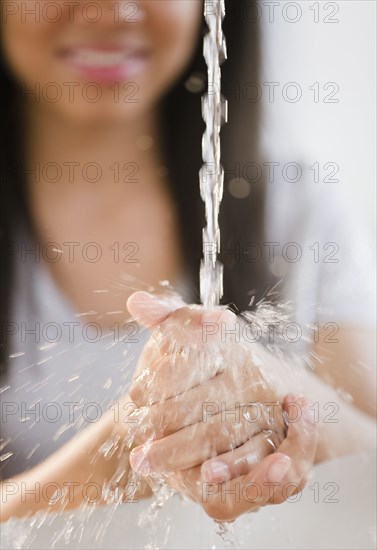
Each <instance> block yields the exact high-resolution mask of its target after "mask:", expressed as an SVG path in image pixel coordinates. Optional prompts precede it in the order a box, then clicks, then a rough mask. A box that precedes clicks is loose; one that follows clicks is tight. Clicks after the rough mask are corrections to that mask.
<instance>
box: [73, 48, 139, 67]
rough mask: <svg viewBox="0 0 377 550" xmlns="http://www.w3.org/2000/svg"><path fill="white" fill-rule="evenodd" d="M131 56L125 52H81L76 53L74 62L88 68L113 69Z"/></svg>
mask: <svg viewBox="0 0 377 550" xmlns="http://www.w3.org/2000/svg"><path fill="white" fill-rule="evenodd" d="M128 57H129V54H127V53H125V52H96V51H93V50H81V51H78V52H77V53H75V56H74V60H75V62H76V63H77V64H78V65H86V66H87V67H113V66H117V65H120V64H121V63H123V62H124V60H125V59H127V58H128Z"/></svg>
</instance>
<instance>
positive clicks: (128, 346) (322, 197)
mask: <svg viewBox="0 0 377 550" xmlns="http://www.w3.org/2000/svg"><path fill="white" fill-rule="evenodd" d="M331 185H332V186H333V187H331V186H330V184H327V185H326V184H325V185H324V184H322V185H320V184H315V185H314V184H311V185H303V184H302V183H301V184H299V183H297V184H289V183H287V182H282V183H281V184H277V183H274V184H270V185H269V189H268V193H267V202H266V208H267V217H266V219H267V220H268V224H267V227H266V243H270V244H269V245H267V244H266V245H265V246H264V249H263V253H267V252H268V249H270V250H271V247H272V244H271V243H279V244H276V245H274V249H273V250H274V254H273V258H272V259H273V261H272V262H271V270H272V271H273V273H274V274H275V275H277V276H278V277H281V278H282V284H281V285H280V286H279V289H280V290H281V300H282V301H292V303H293V305H294V308H293V319H294V320H295V322H296V323H298V324H299V325H300V326H301V327H304V326H305V327H307V326H308V325H310V324H311V323H313V322H318V323H320V324H321V323H325V322H334V323H337V324H348V325H350V324H351V325H359V326H360V325H361V326H370V325H374V324H375V305H374V304H375V294H374V292H375V291H374V284H373V281H374V276H373V260H372V258H371V250H372V248H371V245H370V244H369V243H368V241H367V238H366V236H365V235H364V234H363V231H362V224H361V223H360V221H359V220H358V219H357V216H356V214H355V213H353V212H352V210H351V209H350V208H348V207H347V206H346V204H345V202H344V201H343V199H342V200H341V192H342V190H341V188H340V187H339V184H331ZM13 318H14V323H15V325H14V326H13V329H14V331H15V334H14V335H13V336H12V337H11V339H10V359H9V367H8V370H7V373H6V374H5V376H4V377H3V381H2V439H3V444H4V445H3V448H2V451H1V455H2V458H3V460H2V461H1V462H0V465H1V477H3V478H7V477H9V476H11V475H14V474H17V473H19V472H20V471H23V470H25V469H27V468H30V467H32V466H33V465H35V464H36V463H38V462H40V461H41V460H43V459H44V458H46V457H47V456H48V455H49V454H50V453H51V452H53V451H54V450H56V449H57V448H58V447H59V446H60V445H62V444H63V443H64V442H65V441H67V439H69V438H70V437H72V435H73V434H74V433H75V432H76V431H77V430H78V429H80V428H82V427H83V426H85V424H87V423H88V422H90V421H96V420H97V421H98V420H99V418H100V416H101V414H103V412H104V411H105V410H107V408H108V407H109V406H110V405H111V404H112V403H113V402H114V401H115V402H116V401H117V400H119V399H120V397H121V396H122V395H124V394H125V393H126V391H127V388H128V386H129V383H130V380H131V377H132V374H133V372H134V369H135V366H136V363H137V359H138V357H139V355H140V352H141V350H142V348H143V345H144V344H145V342H146V340H147V338H148V335H149V333H148V331H146V330H143V329H139V330H138V332H137V334H136V335H134V339H135V338H136V340H137V341H136V342H122V341H120V342H114V335H113V334H111V335H107V336H106V335H102V338H101V339H100V340H99V341H97V342H93V341H90V339H93V338H95V336H96V334H95V333H93V332H91V331H90V330H89V331H87V330H86V329H84V327H83V325H82V324H81V325H80V326H76V325H73V324H72V323H77V322H80V317H78V316H77V314H75V312H74V311H73V309H72V307H71V306H70V304H68V303H67V301H66V300H65V298H64V297H63V296H62V294H61V292H60V291H59V289H58V288H57V287H56V286H55V284H54V282H53V280H52V278H51V276H50V274H49V272H48V269H47V266H44V265H43V264H41V263H35V261H32V260H31V259H30V258H28V261H27V262H26V263H22V262H20V261H18V262H17V269H16V277H15V281H14V293H13ZM321 326H322V325H321ZM31 328H35V329H36V335H37V336H36V335H35V334H34V335H33V334H30V333H29V334H27V333H26V332H25V329H28V330H30V329H31ZM73 331H74V332H73ZM36 340H37V341H36Z"/></svg>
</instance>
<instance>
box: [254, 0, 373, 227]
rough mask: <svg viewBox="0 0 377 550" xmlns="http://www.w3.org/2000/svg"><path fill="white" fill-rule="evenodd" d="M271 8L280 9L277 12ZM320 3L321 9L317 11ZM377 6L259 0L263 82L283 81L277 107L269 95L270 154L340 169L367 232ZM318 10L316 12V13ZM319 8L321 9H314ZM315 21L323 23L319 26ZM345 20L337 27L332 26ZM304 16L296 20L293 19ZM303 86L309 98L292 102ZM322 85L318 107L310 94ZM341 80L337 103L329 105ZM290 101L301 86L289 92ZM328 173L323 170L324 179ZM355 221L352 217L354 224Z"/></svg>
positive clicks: (266, 128)
mask: <svg viewBox="0 0 377 550" xmlns="http://www.w3.org/2000/svg"><path fill="white" fill-rule="evenodd" d="M272 4H276V6H275V7H274V8H273V6H272ZM315 4H317V5H316V6H315ZM376 6H377V4H376V2H375V0H357V1H354V0H338V1H336V2H327V1H323V0H321V1H319V2H317V3H316V2H314V1H312V0H301V1H298V2H289V1H280V2H267V1H264V0H261V1H260V8H261V12H260V13H261V22H262V35H263V37H262V45H263V47H262V51H263V52H264V53H263V56H264V59H263V73H262V81H263V82H279V83H280V85H279V86H278V87H277V88H276V89H275V97H274V100H273V102H272V103H270V101H269V98H268V88H267V87H265V92H266V93H264V94H263V99H262V101H263V106H264V111H265V113H264V122H263V128H262V144H263V151H264V154H265V155H266V156H267V157H268V158H269V159H271V160H272V159H273V160H274V161H280V160H281V161H282V162H283V163H284V162H290V161H296V162H298V163H299V164H300V165H302V166H303V167H306V169H307V176H308V177H311V178H313V172H312V171H310V170H309V169H308V167H309V166H311V165H313V163H314V162H318V163H319V165H320V166H323V165H324V164H325V163H326V162H335V163H337V164H338V165H339V173H338V174H337V176H335V177H337V178H338V179H339V183H337V184H329V183H327V184H323V183H322V185H339V186H341V192H342V194H346V193H348V194H349V195H350V200H351V201H352V204H353V205H354V206H355V208H356V209H358V210H359V211H361V214H362V217H363V218H364V220H365V224H366V226H367V229H368V231H369V232H370V233H371V235H373V236H374V234H375V223H376V209H375V203H376V184H375V182H376V161H375V151H376ZM313 7H314V9H313ZM310 8H312V9H310ZM314 10H316V11H314ZM315 18H317V19H318V22H315ZM325 18H327V19H328V20H333V21H334V20H338V22H332V23H330V22H327V23H326V22H325ZM295 19H297V21H296V22H291V21H293V20H295ZM289 82H294V83H296V84H297V85H298V86H299V88H300V89H301V91H302V97H301V99H300V100H299V101H297V102H296V103H290V102H289V101H287V100H286V99H285V98H284V96H283V86H284V85H285V84H287V83H289ZM315 82H318V83H319V91H320V96H319V102H318V103H316V102H315V101H314V92H313V91H312V90H310V89H309V87H310V86H312V85H313V84H314V83H315ZM328 82H335V83H336V84H337V85H338V86H339V91H338V93H337V94H335V96H334V99H339V102H338V103H325V102H324V101H323V99H324V97H325V96H326V95H328V94H329V93H330V92H331V91H332V88H331V87H330V88H329V89H328V90H327V91H325V90H323V85H325V84H326V83H328ZM287 93H290V94H291V96H290V97H291V98H293V97H294V96H295V88H291V89H289V90H286V94H285V95H287ZM326 174H329V172H323V175H326ZM350 223H352V220H350Z"/></svg>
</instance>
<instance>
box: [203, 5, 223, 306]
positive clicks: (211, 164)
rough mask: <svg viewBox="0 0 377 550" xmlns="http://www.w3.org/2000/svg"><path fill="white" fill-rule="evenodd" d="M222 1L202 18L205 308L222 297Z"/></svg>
mask: <svg viewBox="0 0 377 550" xmlns="http://www.w3.org/2000/svg"><path fill="white" fill-rule="evenodd" d="M224 16H225V4H224V0H217V2H213V1H209V0H205V2H204V17H205V20H206V22H207V25H208V28H209V32H208V33H207V34H206V35H205V37H204V58H205V60H206V62H207V67H208V90H207V93H206V94H205V95H204V97H203V98H202V113H203V119H204V122H205V123H206V129H205V132H204V135H203V143H202V151H203V161H204V164H203V166H202V168H201V170H200V174H199V178H200V193H201V197H202V199H203V201H204V204H205V213H206V221H207V225H206V227H205V228H204V229H203V256H204V257H203V260H202V263H201V267H200V298H201V302H202V304H203V305H204V306H206V307H212V306H215V305H218V304H219V302H220V299H221V297H222V295H223V265H222V264H221V262H220V261H219V260H218V254H219V251H220V228H219V210H220V203H221V199H222V195H223V184H224V170H223V167H222V166H221V163H220V156H221V147H220V129H221V126H222V124H224V123H225V122H226V121H227V101H226V99H225V98H224V97H223V96H222V95H221V69H220V65H221V64H222V63H223V61H224V60H225V59H226V42H225V37H224V34H223V31H222V21H223V19H224Z"/></svg>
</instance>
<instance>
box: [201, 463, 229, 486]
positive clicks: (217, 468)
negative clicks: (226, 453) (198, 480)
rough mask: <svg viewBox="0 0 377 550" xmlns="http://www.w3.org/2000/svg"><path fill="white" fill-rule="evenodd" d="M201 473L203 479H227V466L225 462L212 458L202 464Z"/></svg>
mask: <svg viewBox="0 0 377 550" xmlns="http://www.w3.org/2000/svg"><path fill="white" fill-rule="evenodd" d="M201 473H202V478H203V480H204V481H219V482H220V481H227V480H228V479H229V466H228V465H227V464H225V462H221V461H220V460H214V461H213V462H208V463H205V464H203V466H202V472H201Z"/></svg>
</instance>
